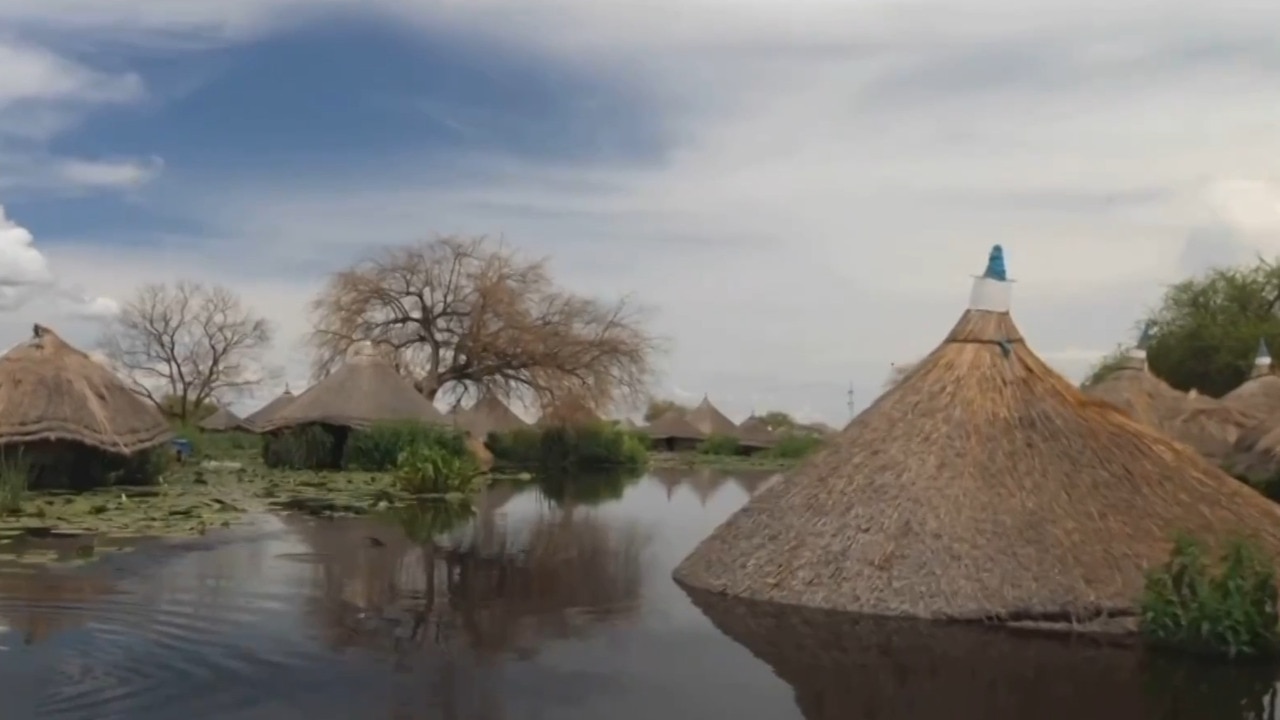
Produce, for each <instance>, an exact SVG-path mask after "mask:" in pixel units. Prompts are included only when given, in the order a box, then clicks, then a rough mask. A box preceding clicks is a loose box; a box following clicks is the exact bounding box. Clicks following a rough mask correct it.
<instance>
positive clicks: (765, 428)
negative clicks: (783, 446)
mask: <svg viewBox="0 0 1280 720" xmlns="http://www.w3.org/2000/svg"><path fill="white" fill-rule="evenodd" d="M737 437H738V444H739V445H741V446H742V448H743V450H746V451H747V452H748V453H750V452H757V451H760V450H765V449H767V448H771V447H773V446H774V445H776V444H778V438H777V436H776V435H774V434H773V431H772V430H770V429H769V424H768V423H766V422H765V421H764V418H762V417H760V416H758V415H756V414H754V413H752V414H751V415H750V416H749V417H748V418H747V419H746V420H743V421H742V424H741V425H739V426H738V434H737Z"/></svg>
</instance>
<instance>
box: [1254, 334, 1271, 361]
mask: <svg viewBox="0 0 1280 720" xmlns="http://www.w3.org/2000/svg"><path fill="white" fill-rule="evenodd" d="M1256 357H1257V359H1259V360H1270V359H1271V351H1270V350H1267V341H1266V339H1265V338H1258V354H1257V356H1256Z"/></svg>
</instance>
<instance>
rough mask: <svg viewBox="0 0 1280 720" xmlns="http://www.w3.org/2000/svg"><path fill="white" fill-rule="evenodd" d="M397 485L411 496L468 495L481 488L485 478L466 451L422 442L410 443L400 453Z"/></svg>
mask: <svg viewBox="0 0 1280 720" xmlns="http://www.w3.org/2000/svg"><path fill="white" fill-rule="evenodd" d="M396 484H397V485H399V486H400V489H401V490H404V491H405V492H407V493H412V494H414V495H444V494H450V493H462V494H465V495H470V494H471V493H474V492H477V491H479V490H482V489H483V488H484V478H483V476H482V474H481V472H480V468H479V467H478V466H477V465H476V462H475V460H474V459H472V457H471V456H470V455H469V454H467V453H465V452H464V453H463V454H461V455H458V454H456V453H451V452H449V451H448V450H446V449H445V448H443V447H440V446H437V445H425V444H424V445H410V446H409V447H408V448H407V449H405V451H404V452H403V453H401V454H400V459H399V461H398V462H397V463H396Z"/></svg>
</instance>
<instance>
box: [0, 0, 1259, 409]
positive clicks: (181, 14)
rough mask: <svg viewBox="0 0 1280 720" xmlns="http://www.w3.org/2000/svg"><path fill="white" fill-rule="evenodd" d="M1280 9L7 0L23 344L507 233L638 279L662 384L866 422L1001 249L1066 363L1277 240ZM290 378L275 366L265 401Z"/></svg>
mask: <svg viewBox="0 0 1280 720" xmlns="http://www.w3.org/2000/svg"><path fill="white" fill-rule="evenodd" d="M1278 21H1280V6H1276V7H1275V8H1272V7H1271V6H1270V5H1268V4H1265V3H1250V4H1244V3H1237V2H1235V1H1234V0H1228V1H1227V2H1217V3H1209V2H1203V1H1197V2H1191V1H1188V0H1162V2H1159V3H1156V2H1153V1H1150V0H1118V1H1112V2H1105V3H1104V2H1101V1H1100V0H1077V1H1076V2H1072V3H1066V2H1060V1H1058V0H1036V2H1031V3H1014V2H1009V0H972V1H971V2H968V3H962V4H956V3H944V2H941V1H940V0H920V1H915V0H911V1H908V0H895V2H884V1H883V0H842V1H840V2H836V1H834V0H786V2H783V1H781V0H734V1H733V2H729V1H728V0H679V1H678V2H677V1H676V0H648V1H647V2H645V3H637V2H622V1H621V0H605V1H602V0H544V1H542V2H537V3H534V2H528V1H527V0H525V1H523V2H515V0H468V2H465V3H464V2H457V1H456V0H361V1H360V2H354V0H352V1H348V0H306V2H302V1H301V0H114V1H113V2H110V3H105V2H99V1H97V0H45V2H40V3H33V2H30V1H29V0H0V66H3V67H4V68H5V71H4V73H2V74H0V206H3V207H4V215H3V218H2V219H0V343H2V344H4V347H8V346H10V345H12V344H14V343H17V342H19V341H21V340H22V339H24V338H25V337H26V336H27V335H28V334H29V332H30V326H31V324H32V323H33V322H42V323H45V324H48V325H51V326H54V327H55V328H57V329H58V330H59V331H60V332H61V333H62V334H63V335H64V336H66V337H67V338H68V339H70V340H71V341H72V342H74V343H77V344H79V345H81V346H82V347H86V348H88V347H92V345H93V343H94V341H95V339H96V338H97V337H98V335H99V334H100V333H101V328H102V322H103V321H104V318H109V317H110V315H111V313H112V312H114V311H115V310H116V309H117V308H118V307H119V304H120V303H122V302H125V301H126V300H127V299H128V297H129V295H130V293H131V292H132V291H133V290H134V289H135V288H136V287H137V286H138V285H139V284H142V283H146V282H157V281H162V282H172V281H176V280H180V279H191V280H200V281H205V282H209V283H220V284H224V285H226V286H228V287H231V288H233V289H235V290H236V291H238V292H239V293H240V294H241V295H242V297H243V298H244V300H245V302H246V303H248V304H249V305H250V306H251V307H252V308H254V309H255V310H256V311H258V312H260V313H261V314H263V315H265V316H266V317H267V318H269V319H270V320H271V321H272V322H273V324H274V326H275V328H276V330H277V338H278V339H277V342H276V345H275V347H274V348H273V351H272V354H271V356H270V362H271V363H272V364H273V365H274V366H276V367H277V368H279V374H280V377H281V378H282V379H284V380H288V381H290V383H291V384H292V385H293V386H295V387H297V386H299V385H302V384H304V382H305V379H306V374H307V372H306V371H307V361H308V356H307V353H306V352H305V348H304V347H303V346H302V345H301V339H302V338H303V337H304V335H305V333H306V332H307V330H308V328H309V322H310V321H309V318H308V316H307V313H306V307H305V306H306V303H307V301H308V300H309V299H310V298H311V297H312V296H313V295H314V294H315V292H316V291H317V290H318V288H319V287H320V286H321V284H322V282H323V281H324V278H325V277H326V274H327V273H330V272H333V271H335V270H338V269H340V268H341V267H343V266H344V265H347V264H349V263H351V262H352V261H354V260H356V259H358V258H360V257H361V256H362V255H364V254H366V253H368V252H370V251H371V250H373V249H375V248H377V247H379V246H382V245H386V244H395V243H405V242H411V241H415V240H420V239H424V238H430V237H433V236H437V235H444V234H468V235H480V234H483V235H490V236H494V237H499V236H500V237H502V238H504V239H505V240H506V242H508V243H509V244H510V245H512V246H514V247H517V248H519V249H520V250H521V251H522V252H525V253H527V254H528V255H529V256H530V257H541V256H546V257H549V258H550V259H551V267H552V269H553V271H554V272H555V274H556V277H557V278H558V280H559V281H560V282H561V283H562V284H563V285H564V286H566V287H568V288H571V289H574V290H576V291H579V292H582V293H587V294H592V295H596V296H600V297H604V298H613V297H618V296H621V295H625V294H631V295H633V296H634V297H635V298H636V299H637V300H639V301H640V302H642V303H644V304H646V305H648V306H650V307H651V308H652V310H653V313H652V318H653V319H652V322H653V330H654V331H655V332H656V333H658V334H659V335H661V336H662V337H664V338H666V339H667V340H668V345H669V350H668V351H667V352H666V353H665V354H664V355H663V356H662V357H661V358H660V365H661V368H662V377H661V379H660V380H659V382H658V384H657V386H656V387H655V392H656V393H657V394H659V395H667V396H671V397H674V398H676V399H683V400H692V401H696V400H697V399H699V398H701V396H702V395H703V394H704V393H706V394H708V395H709V396H710V397H711V399H712V400H713V401H714V402H716V404H717V405H719V406H720V407H721V408H722V409H723V410H725V411H726V412H727V413H728V414H729V415H730V416H732V417H735V419H740V418H741V417H743V416H745V415H746V414H747V413H749V412H750V411H752V410H753V409H754V410H761V411H762V410H764V409H769V408H780V409H784V410H788V411H790V412H792V413H794V414H796V415H798V416H800V417H802V418H804V419H809V420H825V421H827V422H831V423H836V424H841V423H843V422H844V421H845V420H847V419H848V405H847V403H848V391H849V389H850V387H852V389H853V392H854V402H855V409H857V408H861V407H865V405H866V404H867V403H868V402H870V400H872V399H873V398H874V397H875V396H876V394H877V393H878V392H879V390H880V387H881V384H882V383H883V382H884V380H885V378H886V376H887V374H888V372H889V368H890V366H891V364H892V363H895V362H909V361H911V360H914V359H916V358H918V357H920V356H921V355H923V354H924V353H926V352H928V351H929V350H930V349H932V348H933V347H934V346H935V345H936V344H937V343H938V342H939V341H940V339H941V338H942V336H943V335H944V333H945V332H946V331H947V330H948V329H949V328H950V326H951V325H952V324H953V323H954V322H955V320H956V318H957V317H958V315H959V313H960V312H961V311H962V310H963V308H964V303H965V301H966V298H967V294H968V289H969V286H970V283H971V282H972V280H971V276H972V275H974V274H975V273H978V272H980V271H981V269H982V267H983V264H984V262H985V258H986V254H987V251H988V249H989V247H990V246H991V245H992V244H994V243H1001V244H1003V245H1004V247H1005V253H1006V258H1007V262H1008V265H1009V271H1010V275H1011V276H1012V277H1013V278H1014V279H1015V280H1016V281H1017V284H1016V285H1015V289H1014V312H1015V316H1016V318H1017V320H1018V322H1019V324H1020V326H1021V328H1022V329H1023V332H1024V333H1025V334H1026V336H1027V337H1028V339H1029V342H1030V343H1031V344H1032V347H1033V348H1034V349H1035V350H1036V351H1038V352H1039V353H1040V354H1041V355H1042V356H1044V357H1045V359H1046V360H1047V361H1049V362H1050V364H1052V365H1053V366H1055V367H1056V368H1058V369H1059V370H1060V371H1061V372H1062V373H1064V374H1065V375H1067V376H1068V377H1071V378H1073V379H1078V378H1080V377H1081V376H1082V375H1083V374H1084V372H1085V371H1086V370H1087V368H1088V367H1089V365H1090V364H1091V363H1092V362H1093V361H1095V360H1096V359H1097V358H1098V357H1099V356H1100V355H1101V354H1103V353H1105V352H1107V351H1108V350H1110V349H1112V348H1113V347H1115V345H1116V344H1117V343H1121V342H1127V341H1130V340H1131V339H1132V334H1133V328H1134V324H1135V321H1136V320H1137V318H1138V317H1139V316H1140V315H1141V314H1142V313H1143V311H1144V310H1146V309H1147V308H1149V307H1150V306H1151V305H1153V304H1154V303H1156V302H1157V301H1158V300H1159V297H1160V295H1161V293H1162V291H1163V288H1164V287H1165V286H1166V285H1167V284H1168V283H1170V282H1173V281H1176V280H1178V279H1180V278H1183V277H1186V276H1187V275H1188V274H1190V273H1195V272H1199V271H1202V270H1204V269H1206V268H1208V267H1211V266H1214V265H1221V264H1226V263H1232V262H1240V261H1245V260H1248V259H1249V258H1251V257H1253V256H1254V255H1255V254H1256V253H1263V254H1265V255H1276V254H1280V188H1278V186H1277V184H1276V183H1277V179H1276V176H1275V172H1274V171H1273V165H1274V163H1275V158H1277V157H1280V152H1278V151H1280V130H1278V129H1277V128H1276V126H1275V124H1274V121H1273V119H1272V117H1271V115H1272V114H1273V113H1274V108H1275V107H1276V106H1277V105H1278V104H1280V46H1277V45H1276V44H1275V42H1274V38H1273V37H1272V35H1271V31H1272V30H1273V28H1274V27H1276V25H1277V24H1278ZM279 389H280V388H279V387H276V386H272V387H264V388H261V389H260V392H259V393H258V395H257V396H256V397H249V398H245V399H244V400H243V401H242V404H243V405H244V406H247V407H252V406H254V405H256V404H260V403H262V402H265V401H266V400H268V399H269V398H270V397H271V396H273V395H274V394H275V393H276V392H278V390H279Z"/></svg>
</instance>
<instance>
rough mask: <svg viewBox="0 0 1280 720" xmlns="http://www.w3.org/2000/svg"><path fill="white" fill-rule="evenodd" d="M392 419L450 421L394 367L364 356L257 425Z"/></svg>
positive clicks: (267, 427)
mask: <svg viewBox="0 0 1280 720" xmlns="http://www.w3.org/2000/svg"><path fill="white" fill-rule="evenodd" d="M394 420H418V421H421V422H428V423H437V424H440V425H447V424H449V423H448V421H447V420H446V419H445V417H444V416H443V415H441V414H440V411H439V410H437V409H436V407H435V405H432V404H431V401H429V400H427V399H426V398H424V397H423V396H422V395H421V394H420V393H419V392H418V391H417V390H416V389H414V387H413V384H412V383H410V382H409V381H408V380H406V379H404V378H403V377H401V376H400V374H399V373H397V372H396V371H395V368H393V367H391V365H389V364H387V363H386V362H385V361H383V360H381V359H379V358H377V357H374V356H372V355H361V356H356V357H353V358H352V359H350V360H348V361H347V362H346V364H344V365H343V366H342V367H341V368H339V369H338V370H337V371H336V372H334V373H333V374H332V375H330V376H329V377H327V378H325V379H323V380H321V381H320V382H318V383H316V384H315V385H312V386H311V388H309V389H308V390H307V391H306V392H304V393H302V394H301V395H299V396H298V397H297V398H295V399H294V401H293V402H291V403H289V404H288V405H287V406H285V407H284V408H282V409H281V410H280V411H279V412H277V413H275V414H274V415H272V416H271V417H269V418H267V419H266V420H265V421H263V422H262V423H260V424H259V426H258V427H259V428H260V429H261V430H262V431H263V432H270V431H272V430H279V429H282V428H286V427H293V426H296V425H306V424H310V423H324V424H326V425H340V426H345V427H353V428H359V427H367V426H369V425H372V424H373V423H376V422H383V421H394Z"/></svg>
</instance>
